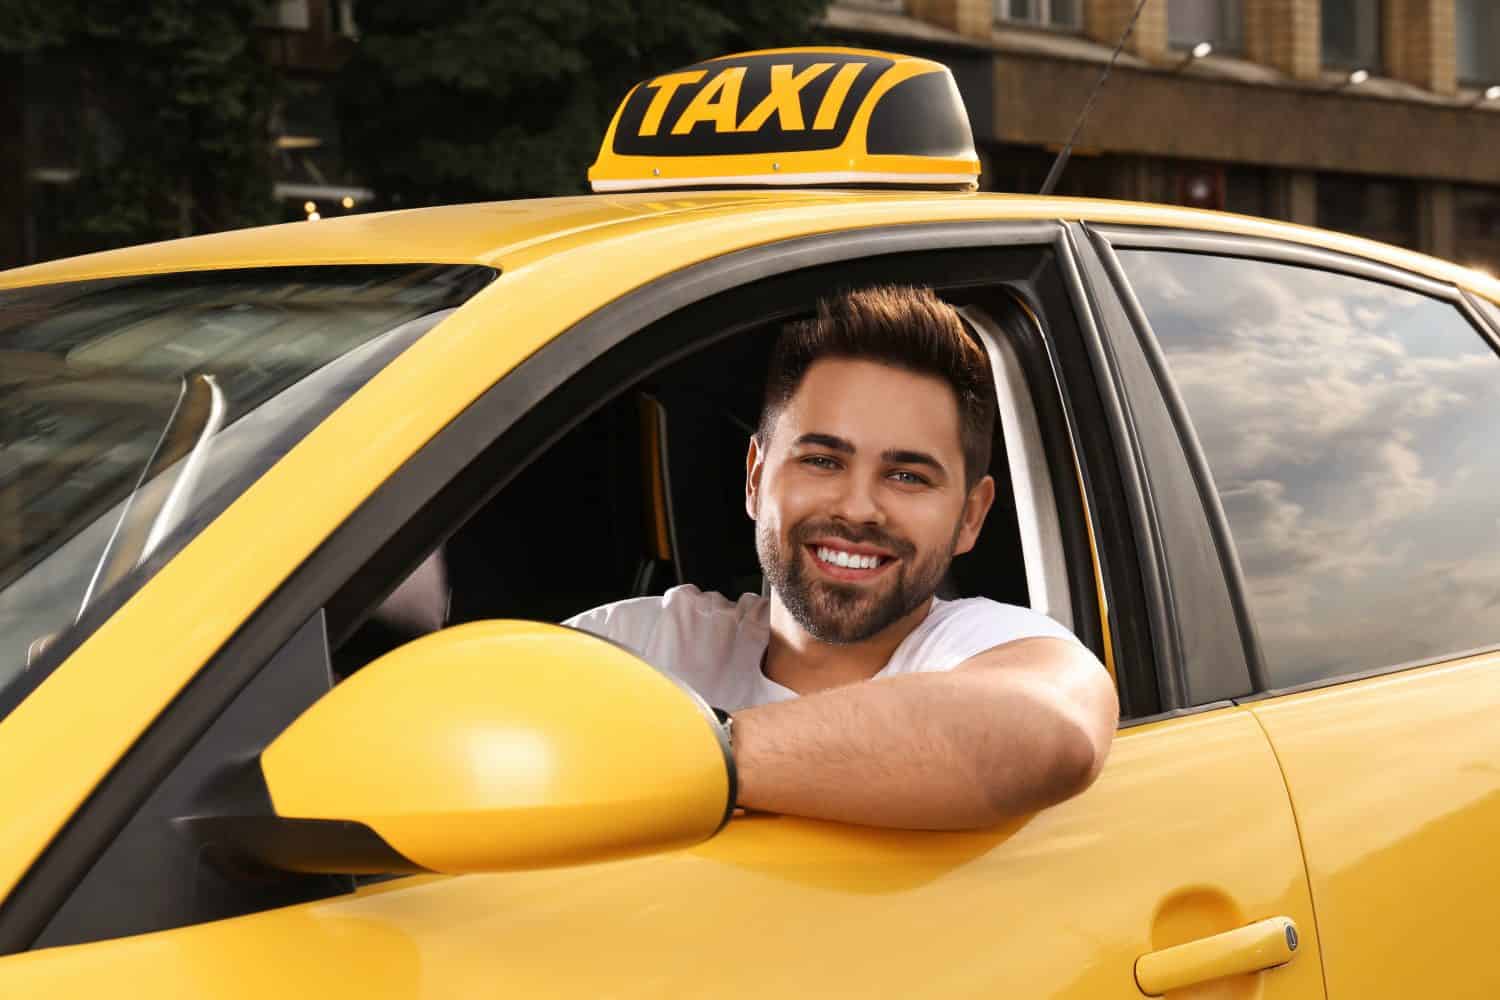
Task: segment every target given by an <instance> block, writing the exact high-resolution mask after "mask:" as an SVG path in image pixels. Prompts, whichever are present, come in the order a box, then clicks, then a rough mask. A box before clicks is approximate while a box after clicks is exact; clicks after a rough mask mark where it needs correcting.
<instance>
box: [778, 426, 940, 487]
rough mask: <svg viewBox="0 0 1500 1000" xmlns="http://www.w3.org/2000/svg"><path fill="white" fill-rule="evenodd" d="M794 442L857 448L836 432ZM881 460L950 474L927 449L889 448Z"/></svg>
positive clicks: (837, 448)
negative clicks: (925, 467) (920, 466)
mask: <svg viewBox="0 0 1500 1000" xmlns="http://www.w3.org/2000/svg"><path fill="white" fill-rule="evenodd" d="M793 444H796V445H813V446H815V447H818V448H827V449H828V450H829V451H836V452H839V453H841V454H844V455H852V454H854V453H855V450H856V449H855V447H854V443H853V442H852V441H849V440H847V439H846V438H841V437H838V436H837V435H834V434H818V433H816V432H814V433H810V434H804V435H802V436H801V437H799V438H798V439H797V440H796V441H795V442H793ZM880 460H881V461H882V462H888V463H890V464H891V465H925V466H928V467H929V468H931V469H933V470H935V471H937V472H939V473H941V474H942V475H945V476H946V475H947V474H948V469H947V467H946V466H944V465H943V463H942V462H939V461H938V460H937V459H936V458H935V457H933V456H932V455H930V454H928V453H927V452H925V451H913V450H911V449H908V448H887V449H886V450H885V451H883V452H881V453H880Z"/></svg>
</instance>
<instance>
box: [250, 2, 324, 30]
mask: <svg viewBox="0 0 1500 1000" xmlns="http://www.w3.org/2000/svg"><path fill="white" fill-rule="evenodd" d="M256 23H257V24H259V25H261V26H262V27H266V28H281V29H284V30H286V31H306V30H307V29H308V28H310V27H311V26H312V10H311V7H310V6H309V3H308V0H270V2H268V3H265V4H263V5H262V6H261V10H260V15H259V16H258V17H257V18H256Z"/></svg>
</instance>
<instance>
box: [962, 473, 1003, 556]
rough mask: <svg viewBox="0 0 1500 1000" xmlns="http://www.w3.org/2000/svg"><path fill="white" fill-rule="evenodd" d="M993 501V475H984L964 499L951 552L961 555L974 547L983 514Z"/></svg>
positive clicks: (982, 523) (987, 511) (981, 524)
mask: <svg viewBox="0 0 1500 1000" xmlns="http://www.w3.org/2000/svg"><path fill="white" fill-rule="evenodd" d="M994 503H995V477H994V476H985V477H984V478H983V479H981V480H980V481H979V482H977V483H975V484H974V488H973V489H972V490H970V491H969V495H968V496H967V497H966V498H965V499H964V510H963V513H962V514H961V515H960V516H959V521H958V539H957V542H956V544H955V545H954V546H953V554H954V555H956V556H961V555H963V554H964V553H965V552H967V551H969V550H970V549H972V548H973V547H974V543H975V542H976V541H978V540H979V529H980V528H982V527H984V519H985V516H986V515H988V514H989V512H990V507H992V506H994Z"/></svg>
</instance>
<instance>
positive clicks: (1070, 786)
mask: <svg viewBox="0 0 1500 1000" xmlns="http://www.w3.org/2000/svg"><path fill="white" fill-rule="evenodd" d="M1114 705H1115V702H1114V700H1113V698H1111V699H1109V704H1108V706H1104V705H1100V706H1099V708H1100V710H1099V711H1098V712H1097V713H1089V714H1085V713H1073V712H1057V713H1055V714H1053V713H1048V714H1050V715H1051V718H1050V719H1049V720H1048V722H1047V724H1045V725H1041V726H1038V727H1037V729H1035V730H1033V733H1034V735H1035V736H1036V737H1038V738H1035V739H1034V740H1033V741H1031V745H1030V746H1029V747H1028V748H1027V751H1029V752H1024V753H1023V754H1022V755H1021V756H1022V758H1023V760H1026V763H1024V764H1022V765H1021V767H1020V768H1019V770H1018V768H1017V766H1016V764H1017V761H1016V760H1015V759H1014V758H1012V760H1011V761H1010V762H1008V766H1006V765H1004V764H1001V763H1000V762H998V761H995V762H992V766H991V767H990V768H988V769H987V772H988V776H989V777H990V778H991V779H992V780H990V781H988V782H986V784H987V786H988V787H987V788H986V790H985V791H986V798H987V800H988V804H989V808H990V810H991V812H992V814H993V816H994V820H993V821H994V822H1001V821H1003V820H1005V819H1009V818H1013V817H1015V816H1017V815H1019V814H1025V813H1033V812H1036V811H1038V810H1040V809H1045V808H1047V807H1049V806H1055V805H1057V804H1058V803H1060V802H1065V801H1067V800H1068V799H1071V798H1073V797H1074V796H1076V795H1079V794H1081V793H1082V792H1083V791H1085V790H1086V789H1087V788H1088V787H1089V786H1090V785H1092V784H1093V783H1094V782H1095V781H1096V780H1098V778H1099V774H1100V772H1102V771H1103V770H1104V763H1105V760H1106V759H1107V758H1108V757H1109V748H1110V743H1111V741H1112V739H1113V737H1114V731H1115V728H1116V726H1117V716H1116V709H1115V708H1114ZM1106 708H1107V709H1108V710H1107V711H1105V709H1106ZM1095 715H1097V718H1095V717H1094V716H1095Z"/></svg>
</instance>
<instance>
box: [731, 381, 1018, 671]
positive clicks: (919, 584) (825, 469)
mask: <svg viewBox="0 0 1500 1000" xmlns="http://www.w3.org/2000/svg"><path fill="white" fill-rule="evenodd" d="M768 437H769V440H767V441H763V442H757V441H752V442H751V445H750V454H749V459H748V476H747V480H746V495H745V504H746V509H747V510H748V511H749V513H750V516H751V517H752V518H754V519H755V522H756V529H755V541H756V549H757V550H758V552H759V554H760V563H761V568H762V570H763V571H764V572H765V574H766V577H767V579H768V580H769V581H770V583H771V586H772V587H773V588H774V589H775V591H776V594H777V596H778V597H779V598H780V599H781V602H782V603H783V604H784V605H785V606H786V608H787V610H788V611H789V612H790V613H791V615H792V617H793V619H794V620H796V622H797V623H798V624H799V625H801V626H802V628H803V629H804V630H806V631H807V633H808V634H809V635H811V636H812V637H813V638H815V639H818V640H821V641H823V642H832V643H854V642H862V641H864V640H865V639H869V638H872V637H874V636H876V635H878V634H879V633H880V632H881V631H883V630H884V629H886V628H887V627H889V626H890V625H892V624H894V623H895V622H897V621H898V620H900V619H902V618H904V617H905V616H906V615H908V614H911V613H912V612H913V611H915V610H916V609H917V608H918V607H920V606H922V605H923V604H924V603H925V602H926V601H927V600H928V598H930V597H931V596H932V594H933V592H934V591H935V590H936V589H937V586H938V583H939V582H940V581H941V580H942V578H943V574H944V573H946V572H947V570H948V565H949V563H951V562H952V560H953V557H954V556H955V555H958V554H961V553H964V552H967V551H968V550H969V549H970V548H972V547H973V545H974V540H975V538H977V537H978V534H979V528H980V525H981V524H982V523H983V521H984V516H985V514H986V513H987V512H988V511H989V507H990V503H991V502H992V501H993V499H994V495H995V485H994V481H993V480H992V479H990V478H989V477H988V476H986V477H984V479H982V480H981V481H980V482H979V483H978V484H976V485H975V487H974V489H973V490H972V491H966V490H965V489H964V464H963V451H962V445H961V443H960V438H959V414H958V399H957V397H956V396H955V394H954V392H953V390H952V389H951V388H949V387H948V385H947V384H946V383H945V382H943V381H942V380H941V379H938V378H936V377H933V376H928V375H917V374H914V373H912V372H908V371H905V370H902V369H899V368H893V367H890V366H888V365H883V364H879V363H876V362H872V361H851V360H843V359H826V360H823V361H818V362H816V363H815V364H813V366H812V367H811V368H809V369H808V371H807V374H806V376H805V377H804V378H803V380H802V383H801V385H800V386H798V388H797V392H796V394H795V395H794V396H793V397H792V399H791V400H790V401H789V402H788V403H787V405H786V407H785V408H784V409H783V410H782V412H781V414H780V416H779V417H777V418H776V421H775V424H774V426H773V427H772V428H771V429H770V434H769V435H768Z"/></svg>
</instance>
